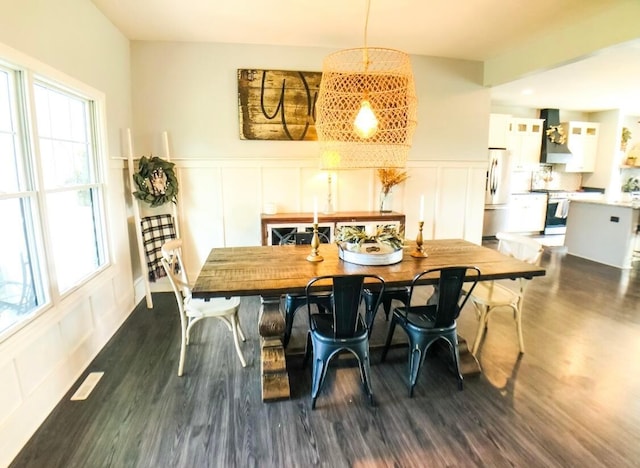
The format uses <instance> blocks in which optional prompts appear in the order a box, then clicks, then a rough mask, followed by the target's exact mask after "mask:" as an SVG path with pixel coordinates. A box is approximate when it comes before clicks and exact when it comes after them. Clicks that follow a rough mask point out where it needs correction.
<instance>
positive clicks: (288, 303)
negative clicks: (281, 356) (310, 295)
mask: <svg viewBox="0 0 640 468" xmlns="http://www.w3.org/2000/svg"><path fill="white" fill-rule="evenodd" d="M293 302H294V299H293V298H292V297H291V296H287V297H286V298H285V300H284V336H283V338H282V345H283V346H284V347H285V348H286V347H287V345H288V344H289V340H290V339H291V330H292V329H293V317H294V315H295V313H296V311H295V310H294V307H295V306H294V304H293Z"/></svg>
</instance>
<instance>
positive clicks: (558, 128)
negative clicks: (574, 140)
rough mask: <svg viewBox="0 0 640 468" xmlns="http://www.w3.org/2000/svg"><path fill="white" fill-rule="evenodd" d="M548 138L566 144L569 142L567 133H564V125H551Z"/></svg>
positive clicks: (558, 143)
mask: <svg viewBox="0 0 640 468" xmlns="http://www.w3.org/2000/svg"><path fill="white" fill-rule="evenodd" d="M546 133H547V138H548V139H549V141H550V142H551V143H555V144H556V145H564V144H565V143H566V142H567V135H566V133H564V128H563V127H562V125H551V126H549V128H547V132H546Z"/></svg>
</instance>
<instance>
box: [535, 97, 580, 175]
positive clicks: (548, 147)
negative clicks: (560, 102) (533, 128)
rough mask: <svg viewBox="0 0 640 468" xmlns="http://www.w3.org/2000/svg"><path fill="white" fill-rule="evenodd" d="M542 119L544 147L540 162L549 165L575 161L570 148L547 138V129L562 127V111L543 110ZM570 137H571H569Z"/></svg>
mask: <svg viewBox="0 0 640 468" xmlns="http://www.w3.org/2000/svg"><path fill="white" fill-rule="evenodd" d="M540 118H541V119H544V122H543V124H542V146H541V148H540V162H541V163H547V164H566V163H568V162H571V161H572V160H573V155H572V154H571V151H570V150H569V147H568V146H567V145H566V143H565V144H557V143H553V142H551V141H549V138H547V129H548V128H549V127H554V126H556V125H560V111H559V110H558V109H541V110H540ZM567 136H569V135H567Z"/></svg>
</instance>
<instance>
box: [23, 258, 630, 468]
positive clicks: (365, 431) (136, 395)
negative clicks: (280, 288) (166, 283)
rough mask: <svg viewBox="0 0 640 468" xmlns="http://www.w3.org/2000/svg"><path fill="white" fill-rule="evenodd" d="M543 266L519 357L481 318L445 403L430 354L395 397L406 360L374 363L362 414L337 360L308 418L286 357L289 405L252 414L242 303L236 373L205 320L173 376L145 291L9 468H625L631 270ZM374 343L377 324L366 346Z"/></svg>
mask: <svg viewBox="0 0 640 468" xmlns="http://www.w3.org/2000/svg"><path fill="white" fill-rule="evenodd" d="M543 264H544V266H545V267H546V268H547V276H545V277H541V278H536V279H534V280H533V282H532V284H531V287H530V289H529V291H528V295H527V298H526V302H525V312H524V338H525V345H526V348H527V352H526V354H524V355H521V356H519V354H518V342H517V337H516V331H515V325H514V324H513V321H512V320H511V317H510V316H508V314H498V315H494V316H493V318H492V320H491V321H490V324H489V331H488V336H487V338H486V340H485V342H484V344H483V346H482V348H481V351H480V354H479V360H480V363H481V365H482V368H483V374H482V375H480V376H478V377H473V378H467V379H465V388H464V391H462V392H459V391H458V390H457V387H456V380H455V378H454V377H453V375H452V374H451V373H450V371H449V369H448V366H447V364H446V362H444V361H443V360H442V359H440V358H439V357H438V356H432V357H429V358H428V359H427V361H426V363H425V368H424V369H423V371H422V373H421V375H420V377H419V380H418V384H417V386H416V389H415V396H414V398H412V399H409V398H408V396H407V385H406V371H407V364H406V349H403V348H398V349H393V350H392V351H391V352H390V353H389V356H388V358H387V361H386V362H385V363H383V364H381V363H380V362H379V358H380V354H379V352H378V351H374V352H373V366H372V385H373V389H374V393H375V396H376V400H377V406H376V407H374V408H370V407H369V406H368V405H367V399H366V398H365V395H364V392H363V390H362V386H361V384H360V378H359V374H358V369H357V367H356V366H355V365H354V363H353V361H352V360H350V359H342V358H341V359H340V360H339V362H337V363H336V364H335V365H334V366H333V367H332V368H331V369H330V371H329V374H328V376H327V382H326V384H325V387H324V389H323V391H322V392H321V393H320V397H319V398H318V405H317V409H316V410H315V411H312V410H311V401H310V397H309V393H310V370H309V368H307V369H306V370H301V369H300V362H301V361H300V359H299V358H298V357H296V356H292V357H291V358H290V359H289V367H290V371H291V392H292V399H291V400H288V401H282V402H277V403H270V404H263V403H262V401H261V396H260V395H261V392H260V379H259V371H260V364H259V355H258V350H259V347H258V333H257V311H258V307H259V300H258V298H256V297H252V298H246V299H243V303H242V307H241V319H242V323H243V327H244V329H245V332H246V334H247V338H248V341H247V343H246V344H245V345H244V353H245V357H246V358H247V362H248V367H247V368H245V369H243V368H241V367H240V364H239V362H238V358H237V356H236V355H235V352H234V349H233V344H232V340H231V336H230V334H229V332H228V330H227V329H226V327H225V326H224V325H223V324H222V323H220V322H217V321H205V322H204V323H201V324H199V325H196V327H195V328H194V332H193V336H192V345H191V346H190V347H189V350H188V353H187V361H186V365H185V375H184V377H181V378H180V377H178V376H177V366H178V364H177V359H178V350H179V334H178V317H177V313H176V306H175V302H174V300H173V296H172V295H169V294H156V295H155V296H154V303H155V308H154V309H153V310H147V309H146V307H145V305H144V301H143V302H142V303H141V304H140V305H139V306H138V307H137V308H136V310H135V311H134V313H133V314H132V315H131V317H130V318H129V319H128V320H127V322H126V323H125V324H124V325H123V327H122V328H121V329H120V330H119V331H118V333H117V334H116V335H115V336H114V337H113V338H112V339H111V341H110V342H109V344H108V345H107V346H106V347H105V348H104V349H103V351H102V352H101V353H100V355H99V356H98V357H97V358H96V359H95V360H94V362H93V363H92V364H91V365H90V366H89V368H88V369H87V373H88V372H90V371H104V372H105V375H104V377H103V378H102V380H101V381H100V382H99V383H98V385H97V387H96V388H95V390H94V391H93V393H92V394H91V396H90V397H89V399H88V400H86V401H69V397H70V396H71V394H72V393H73V392H74V391H75V390H76V388H77V386H78V385H79V384H80V382H81V381H82V380H84V376H83V377H82V378H81V379H80V380H79V381H78V383H77V384H76V385H74V386H73V388H72V389H71V390H70V392H69V394H68V395H67V396H66V397H65V398H64V399H63V400H62V401H61V402H60V404H59V405H58V406H57V408H56V409H55V410H54V411H53V412H52V414H51V415H50V416H49V418H48V419H47V420H46V421H45V422H44V424H43V425H42V426H41V428H40V429H39V430H38V431H37V433H36V434H35V435H34V436H33V438H32V439H31V440H30V441H29V443H28V444H27V445H26V446H25V447H24V449H23V450H22V452H21V453H20V454H19V455H18V457H17V458H16V459H15V460H14V462H13V464H12V466H14V467H209V466H210V467H235V466H237V467H246V466H261V467H263V466H278V467H279V466H310V465H320V466H330V467H343V466H344V467H347V466H355V467H369V466H376V467H377V466H393V467H405V466H407V467H409V466H433V467H441V466H443V467H444V466H447V467H466V466H492V467H493V466H496V467H502V466H517V467H520V466H523V467H524V466H527V467H598V466H602V467H632V466H640V306H639V305H640V270H639V269H635V270H631V271H621V270H618V269H615V268H610V267H606V266H602V265H599V264H595V263H592V262H589V261H586V260H582V259H579V258H575V257H571V256H566V255H564V254H562V253H561V252H558V251H555V252H554V251H552V252H551V253H549V252H547V253H545V255H544V258H543ZM298 315H299V316H298V317H297V318H296V330H297V332H298V333H299V334H302V333H303V331H304V326H305V321H306V316H305V313H304V312H303V311H300V312H299V314H298ZM475 330H476V321H475V317H474V314H473V311H472V309H470V308H468V309H465V311H463V314H462V316H461V318H460V320H459V332H460V334H461V335H462V336H465V337H468V338H469V339H471V340H472V339H473V336H474V333H475ZM385 332H386V324H385V323H384V314H382V313H379V314H378V318H377V321H376V333H377V334H382V335H384V333H385ZM397 333H401V332H397ZM296 339H297V340H298V343H301V342H302V339H303V338H302V337H301V336H297V337H296ZM292 346H293V347H294V348H295V344H293V345H292Z"/></svg>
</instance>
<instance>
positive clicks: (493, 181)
mask: <svg viewBox="0 0 640 468" xmlns="http://www.w3.org/2000/svg"><path fill="white" fill-rule="evenodd" d="M497 165H498V161H497V160H496V159H494V160H493V161H491V189H490V193H491V195H495V194H496V191H497V190H498V187H497V178H496V166H497Z"/></svg>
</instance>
